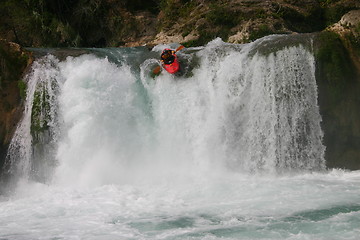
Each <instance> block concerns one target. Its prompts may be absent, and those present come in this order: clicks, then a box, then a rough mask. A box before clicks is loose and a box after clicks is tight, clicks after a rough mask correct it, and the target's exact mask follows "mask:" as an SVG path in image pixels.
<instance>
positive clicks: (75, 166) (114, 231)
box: [0, 36, 360, 239]
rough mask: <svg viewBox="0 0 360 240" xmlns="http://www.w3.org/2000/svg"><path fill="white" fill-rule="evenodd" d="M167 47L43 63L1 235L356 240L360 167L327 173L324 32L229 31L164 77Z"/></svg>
mask: <svg viewBox="0 0 360 240" xmlns="http://www.w3.org/2000/svg"><path fill="white" fill-rule="evenodd" d="M164 47H165V46H156V47H155V48H154V49H153V51H151V52H149V51H148V50H147V49H145V48H124V49H90V50H87V51H88V54H84V55H81V56H78V57H67V58H66V59H64V60H59V59H58V58H56V57H55V56H53V55H47V56H44V57H42V58H39V59H38V60H37V61H36V62H35V63H34V64H33V66H32V71H31V72H30V73H29V74H28V76H27V77H26V81H27V85H28V89H27V100H26V106H25V112H24V117H23V119H22V121H21V122H20V124H19V126H18V128H17V131H16V133H15V135H14V138H13V141H12V143H11V146H10V149H9V154H8V157H7V161H6V166H5V168H4V170H3V171H6V172H8V174H9V175H12V176H14V177H13V179H12V180H11V181H12V182H16V183H17V184H16V185H17V186H16V187H13V188H12V190H11V192H12V193H11V194H10V195H9V196H4V199H3V200H2V201H0V209H1V213H0V223H1V224H0V238H4V239H23V238H24V237H26V238H27V239H55V238H56V239H78V238H80V239H342V238H344V239H355V237H356V236H357V232H358V230H357V228H356V227H354V226H355V225H356V224H358V223H359V222H360V205H358V201H359V193H360V190H359V188H358V187H357V186H358V183H359V181H360V175H359V173H357V172H353V173H346V172H343V171H339V170H334V171H330V172H328V171H326V169H325V160H324V150H325V147H324V146H323V145H322V137H323V134H322V131H321V127H320V121H321V116H320V114H319V109H318V106H317V88H316V80H315V61H314V56H313V54H312V50H311V48H312V46H311V37H309V36H300V37H297V36H271V37H267V38H264V39H260V40H258V41H256V42H254V43H251V44H246V45H233V44H226V43H223V42H222V41H221V40H219V39H217V40H214V41H212V42H210V43H209V44H208V45H207V46H205V47H199V48H191V49H185V50H183V51H181V52H179V53H178V55H179V58H180V61H181V63H182V71H183V72H182V75H180V76H173V75H169V74H167V73H166V72H163V73H161V74H160V75H159V76H156V77H153V76H151V70H152V69H153V68H154V66H156V60H155V59H156V58H157V57H158V56H159V53H160V52H161V50H162V49H163V48H164ZM167 47H168V46H167ZM289 175H294V176H289ZM344 183H346V184H344ZM24 208H25V209H24ZM329 225H331V226H332V227H331V228H330V227H329ZM334 236H335V238H332V237H334Z"/></svg>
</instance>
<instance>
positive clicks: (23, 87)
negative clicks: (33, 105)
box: [18, 80, 27, 99]
mask: <svg viewBox="0 0 360 240" xmlns="http://www.w3.org/2000/svg"><path fill="white" fill-rule="evenodd" d="M18 88H19V91H20V97H21V98H22V99H25V98H26V88H27V86H26V83H25V82H24V81H23V80H19V81H18Z"/></svg>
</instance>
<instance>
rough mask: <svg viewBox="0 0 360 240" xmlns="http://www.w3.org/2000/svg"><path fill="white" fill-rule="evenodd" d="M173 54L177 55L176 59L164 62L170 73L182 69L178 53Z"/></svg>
mask: <svg viewBox="0 0 360 240" xmlns="http://www.w3.org/2000/svg"><path fill="white" fill-rule="evenodd" d="M173 56H174V57H175V59H174V61H173V62H172V63H170V64H165V63H164V64H163V66H164V68H165V70H166V71H167V72H168V73H171V74H174V73H177V72H178V71H179V70H180V63H179V60H178V57H177V56H176V54H173Z"/></svg>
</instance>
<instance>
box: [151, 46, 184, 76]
mask: <svg viewBox="0 0 360 240" xmlns="http://www.w3.org/2000/svg"><path fill="white" fill-rule="evenodd" d="M183 48H185V47H184V46H183V45H180V47H178V48H177V49H176V50H175V52H177V51H180V50H181V49H183ZM160 70H161V67H160V66H157V67H156V68H155V69H154V70H153V73H154V74H155V75H158V74H159V72H160Z"/></svg>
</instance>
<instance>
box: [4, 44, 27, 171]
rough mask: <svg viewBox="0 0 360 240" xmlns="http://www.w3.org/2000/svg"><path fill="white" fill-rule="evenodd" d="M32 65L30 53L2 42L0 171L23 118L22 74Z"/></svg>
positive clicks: (23, 87)
mask: <svg viewBox="0 0 360 240" xmlns="http://www.w3.org/2000/svg"><path fill="white" fill-rule="evenodd" d="M30 63H31V57H30V55H29V53H27V52H25V51H23V50H22V49H21V47H20V46H19V45H18V44H15V43H9V42H6V41H5V40H0V71H1V72H0V96H1V98H0V169H1V168H2V166H3V161H4V159H5V155H6V151H7V147H8V145H9V143H10V140H11V137H12V135H13V133H14V131H15V127H16V125H17V123H18V121H19V120H20V118H21V113H22V106H21V99H22V98H24V97H25V88H26V85H25V83H23V82H22V73H23V72H24V71H25V69H26V67H27V66H28V65H29V64H30Z"/></svg>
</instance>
